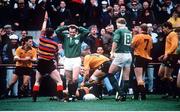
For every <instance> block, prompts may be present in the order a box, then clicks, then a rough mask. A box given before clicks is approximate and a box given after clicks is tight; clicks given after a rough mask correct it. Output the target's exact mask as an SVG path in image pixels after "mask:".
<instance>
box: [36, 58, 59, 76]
mask: <svg viewBox="0 0 180 112" xmlns="http://www.w3.org/2000/svg"><path fill="white" fill-rule="evenodd" d="M55 69H56V66H55V65H54V61H53V60H43V59H39V60H38V63H37V70H38V72H39V73H40V74H41V75H45V74H50V73H51V72H52V71H54V70H55Z"/></svg>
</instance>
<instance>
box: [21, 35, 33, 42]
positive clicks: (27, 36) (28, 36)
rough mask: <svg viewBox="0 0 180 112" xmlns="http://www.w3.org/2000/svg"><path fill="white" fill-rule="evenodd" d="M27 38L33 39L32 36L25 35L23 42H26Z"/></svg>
mask: <svg viewBox="0 0 180 112" xmlns="http://www.w3.org/2000/svg"><path fill="white" fill-rule="evenodd" d="M29 39H33V37H32V36H26V37H25V38H24V39H23V41H24V42H27V41H28V40H29Z"/></svg>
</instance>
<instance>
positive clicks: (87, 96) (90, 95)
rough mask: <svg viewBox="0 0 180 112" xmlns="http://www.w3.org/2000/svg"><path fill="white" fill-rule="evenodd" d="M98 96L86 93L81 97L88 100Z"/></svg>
mask: <svg viewBox="0 0 180 112" xmlns="http://www.w3.org/2000/svg"><path fill="white" fill-rule="evenodd" d="M97 99H98V98H96V96H94V95H93V94H86V95H84V97H83V100H85V101H89V100H97Z"/></svg>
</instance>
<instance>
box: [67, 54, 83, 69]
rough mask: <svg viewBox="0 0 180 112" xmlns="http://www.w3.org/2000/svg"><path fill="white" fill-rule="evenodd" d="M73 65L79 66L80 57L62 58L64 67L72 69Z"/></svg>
mask: <svg viewBox="0 0 180 112" xmlns="http://www.w3.org/2000/svg"><path fill="white" fill-rule="evenodd" d="M75 67H81V58H80V57H76V58H65V59H64V69H65V70H69V71H72V70H73V68H75Z"/></svg>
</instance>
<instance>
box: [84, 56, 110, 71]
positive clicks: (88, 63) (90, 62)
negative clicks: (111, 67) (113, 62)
mask: <svg viewBox="0 0 180 112" xmlns="http://www.w3.org/2000/svg"><path fill="white" fill-rule="evenodd" d="M109 60H110V59H109V58H107V57H105V56H103V55H100V54H96V53H95V54H89V55H86V56H85V57H84V61H83V64H84V69H85V70H87V69H96V68H98V67H99V66H100V65H101V64H103V63H104V62H106V61H109Z"/></svg>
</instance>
